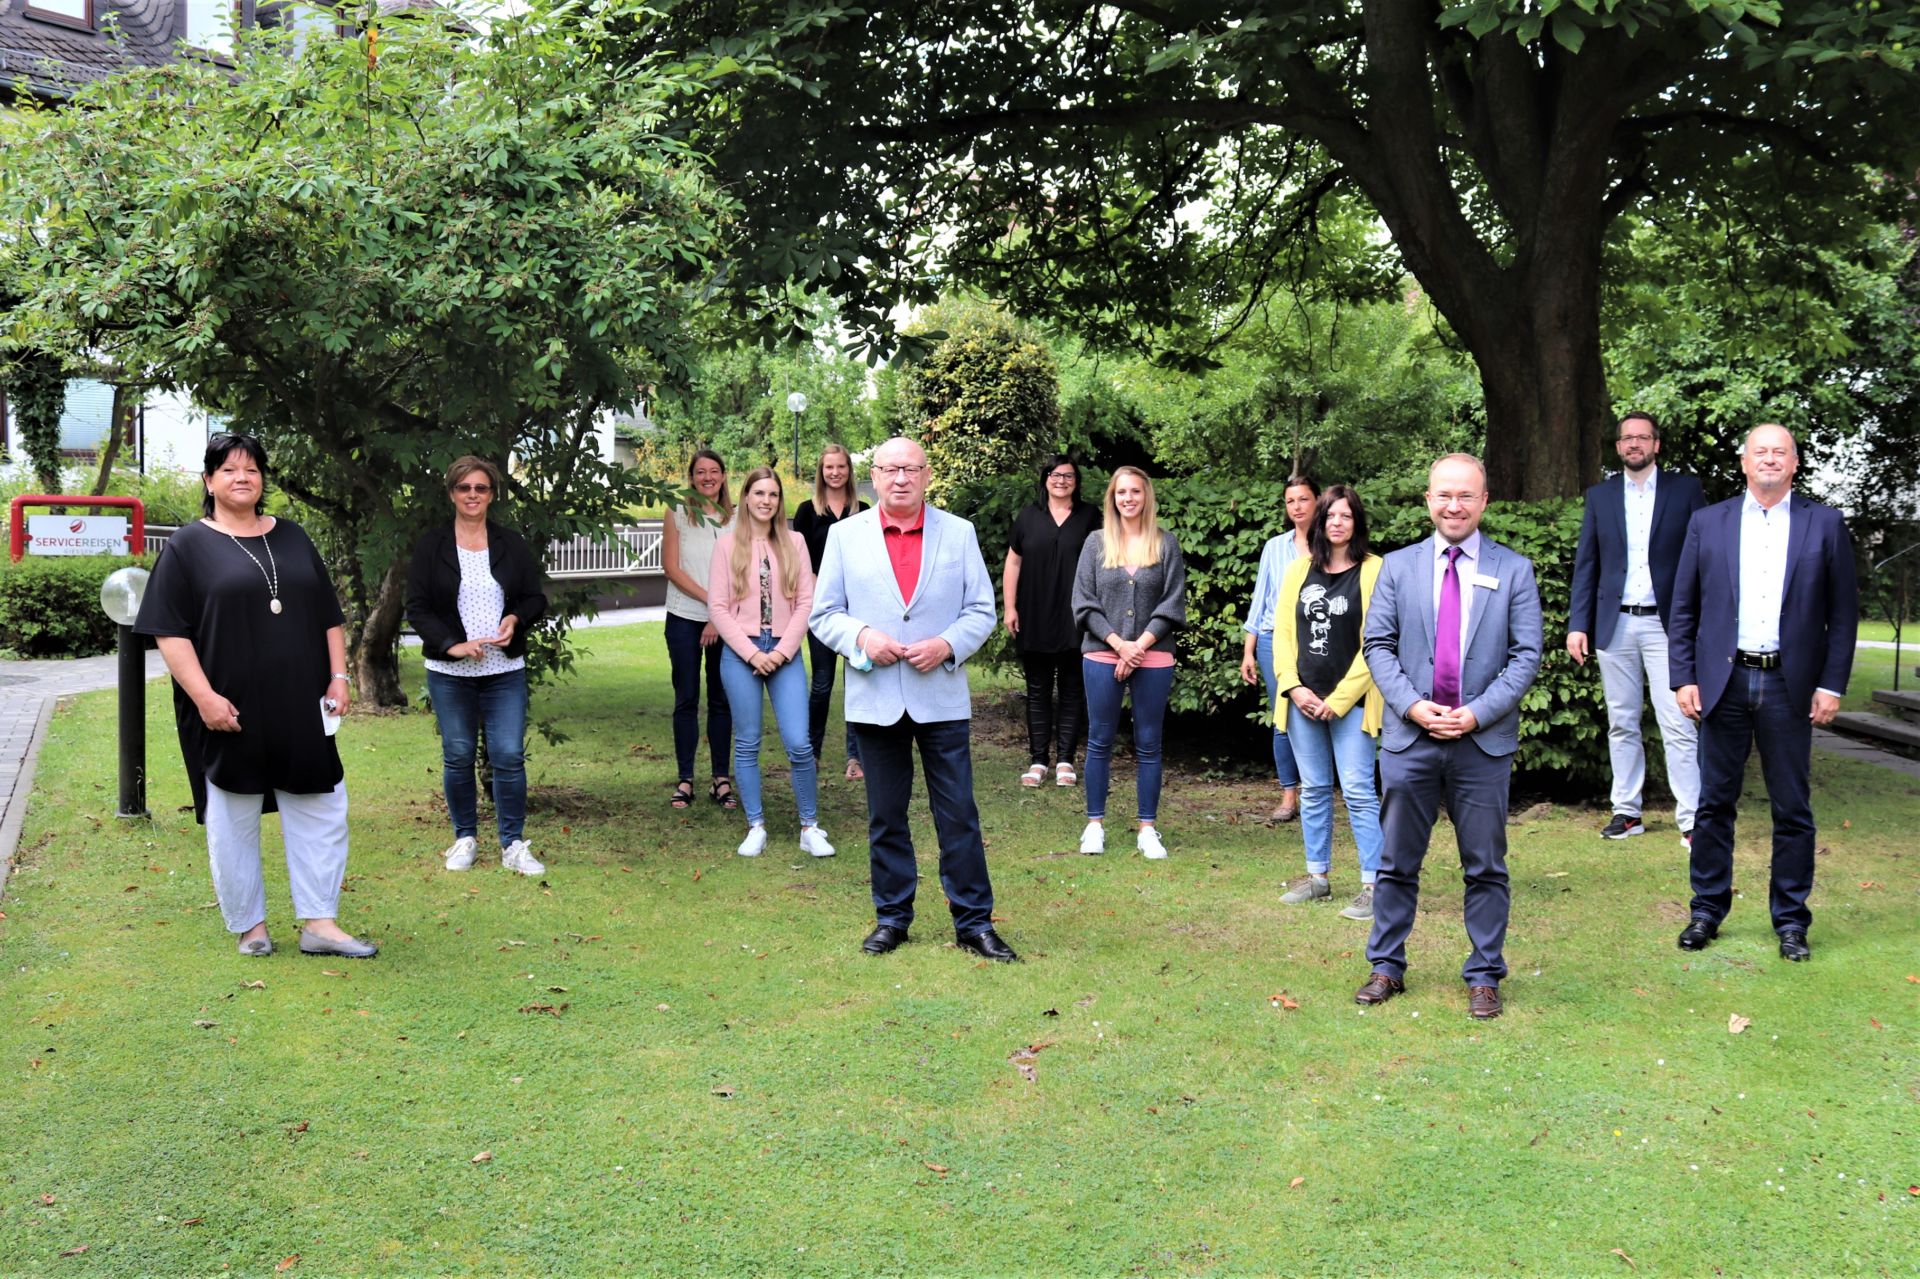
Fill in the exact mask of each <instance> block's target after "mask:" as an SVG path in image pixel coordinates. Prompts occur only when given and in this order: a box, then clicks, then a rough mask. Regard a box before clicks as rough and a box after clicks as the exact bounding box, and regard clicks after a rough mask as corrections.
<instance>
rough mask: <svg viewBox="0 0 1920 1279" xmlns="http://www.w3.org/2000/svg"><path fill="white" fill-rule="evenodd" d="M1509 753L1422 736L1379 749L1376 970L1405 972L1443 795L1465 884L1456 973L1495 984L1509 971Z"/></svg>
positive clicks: (1371, 951) (1371, 945)
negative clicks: (1464, 943)
mask: <svg viewBox="0 0 1920 1279" xmlns="http://www.w3.org/2000/svg"><path fill="white" fill-rule="evenodd" d="M1512 773H1513V756H1511V755H1489V754H1487V753H1486V752H1485V751H1483V750H1481V749H1480V746H1479V744H1478V743H1476V742H1475V741H1474V740H1473V739H1472V738H1471V737H1461V738H1456V739H1454V740H1453V741H1444V742H1443V741H1437V740H1435V739H1434V738H1431V737H1426V736H1422V737H1421V738H1420V739H1419V740H1418V741H1416V742H1414V743H1413V744H1412V745H1411V746H1409V747H1407V748H1406V749H1405V750H1401V751H1381V752H1380V776H1381V778H1382V780H1383V782H1384V786H1383V787H1382V790H1381V793H1380V833H1381V836H1382V846H1381V849H1380V876H1379V878H1378V879H1377V880H1376V881H1375V882H1374V885H1373V933H1372V935H1371V936H1369V937H1368V938H1367V960H1368V962H1369V963H1371V964H1372V965H1373V971H1374V972H1376V973H1385V974H1387V975H1388V976H1389V977H1392V978H1394V979H1396V980H1404V979H1405V977H1406V975H1407V936H1408V934H1410V933H1411V932H1413V919H1414V914H1415V912H1416V910H1417V909H1418V908H1419V905H1420V865H1421V863H1422V862H1424V861H1425V860H1426V856H1427V847H1428V844H1429V842H1430V841H1431V840H1432V838H1433V825H1434V822H1435V821H1437V820H1438V819H1439V816H1440V803H1441V801H1442V800H1445V801H1446V805H1447V814H1448V816H1450V817H1451V818H1453V839H1454V843H1455V844H1456V845H1457V846H1458V848H1459V850H1460V876H1461V878H1462V879H1463V880H1465V881H1466V921H1467V940H1468V942H1470V943H1471V944H1472V947H1473V949H1472V951H1471V952H1470V953H1469V954H1468V955H1467V961H1466V963H1465V964H1463V965H1461V968H1460V976H1461V977H1462V978H1464V979H1465V980H1466V983H1467V985H1469V986H1498V985H1499V984H1500V979H1501V978H1503V977H1505V976H1506V975H1507V961H1506V960H1505V958H1503V957H1502V955H1501V950H1502V948H1503V946H1504V945H1505V943H1506V938H1507V913H1508V909H1509V906H1510V892H1509V889H1508V886H1507V783H1508V781H1509V780H1510V778H1511V776H1512Z"/></svg>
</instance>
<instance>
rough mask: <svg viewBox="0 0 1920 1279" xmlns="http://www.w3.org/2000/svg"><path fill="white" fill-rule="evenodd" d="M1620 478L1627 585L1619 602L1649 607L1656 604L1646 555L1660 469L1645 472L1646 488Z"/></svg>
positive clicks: (1655, 468) (1649, 543)
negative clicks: (1624, 512)
mask: <svg viewBox="0 0 1920 1279" xmlns="http://www.w3.org/2000/svg"><path fill="white" fill-rule="evenodd" d="M1620 478H1621V479H1623V480H1625V481H1626V485H1625V487H1626V490H1627V498H1626V501H1627V585H1626V588H1625V589H1624V590H1622V591H1621V592H1620V602H1621V603H1622V604H1636V605H1639V606H1642V607H1651V606H1652V605H1653V604H1654V602H1655V601H1654V598H1653V569H1652V568H1651V567H1650V566H1649V565H1648V563H1647V555H1648V547H1649V546H1650V545H1651V544H1652V542H1653V501H1654V488H1655V486H1656V484H1657V483H1658V481H1659V479H1660V468H1659V467H1657V466H1656V467H1652V468H1649V469H1648V471H1647V482H1646V483H1645V484H1635V483H1634V482H1633V476H1631V475H1622V476H1621V477H1620Z"/></svg>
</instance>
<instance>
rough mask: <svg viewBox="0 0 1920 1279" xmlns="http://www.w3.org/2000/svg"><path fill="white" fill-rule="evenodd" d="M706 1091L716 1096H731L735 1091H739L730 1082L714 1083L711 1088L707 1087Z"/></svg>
mask: <svg viewBox="0 0 1920 1279" xmlns="http://www.w3.org/2000/svg"><path fill="white" fill-rule="evenodd" d="M707 1091H708V1092H711V1093H712V1094H713V1095H714V1096H716V1097H731V1096H733V1094H735V1093H736V1092H739V1091H740V1090H739V1089H738V1088H735V1087H734V1086H733V1085H732V1084H715V1085H714V1086H713V1087H712V1088H710V1089H708V1090H707Z"/></svg>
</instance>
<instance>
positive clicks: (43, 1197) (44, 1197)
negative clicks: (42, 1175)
mask: <svg viewBox="0 0 1920 1279" xmlns="http://www.w3.org/2000/svg"><path fill="white" fill-rule="evenodd" d="M40 1202H41V1203H43V1204H50V1203H52V1202H53V1196H52V1195H41V1196H40Z"/></svg>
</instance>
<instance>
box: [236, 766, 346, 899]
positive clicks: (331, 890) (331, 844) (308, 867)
mask: <svg viewBox="0 0 1920 1279" xmlns="http://www.w3.org/2000/svg"><path fill="white" fill-rule="evenodd" d="M273 796H274V802H275V803H276V804H278V805H279V807H280V839H281V842H282V843H284V844H285V845H286V849H287V879H288V881H289V883H290V885H291V886H292V888H293V913H294V915H295V916H296V917H297V918H300V919H332V918H334V917H335V916H336V915H338V914H339V910H340V884H341V881H342V880H344V879H345V878H346V875H347V784H346V783H345V782H341V783H339V784H338V785H336V786H335V787H334V788H333V789H332V790H331V791H329V792H327V793H325V794H321V795H293V794H289V793H288V792H286V791H283V790H277V791H275V792H274V793H273ZM265 805H266V797H265V796H263V795H236V794H234V793H233V792H231V791H223V790H221V789H220V788H219V787H218V786H215V785H214V784H213V783H212V782H208V783H207V860H208V861H209V862H210V863H211V864H212V867H213V893H214V896H215V897H217V898H219V899H220V915H221V917H222V918H223V919H225V920H226V921H227V931H228V932H230V933H244V932H246V931H247V930H248V929H249V928H252V927H253V926H254V925H255V924H259V923H264V922H265V921H266V918H267V885H266V881H265V880H264V879H262V878H261V873H260V810H261V809H262V808H263V807H265Z"/></svg>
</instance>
